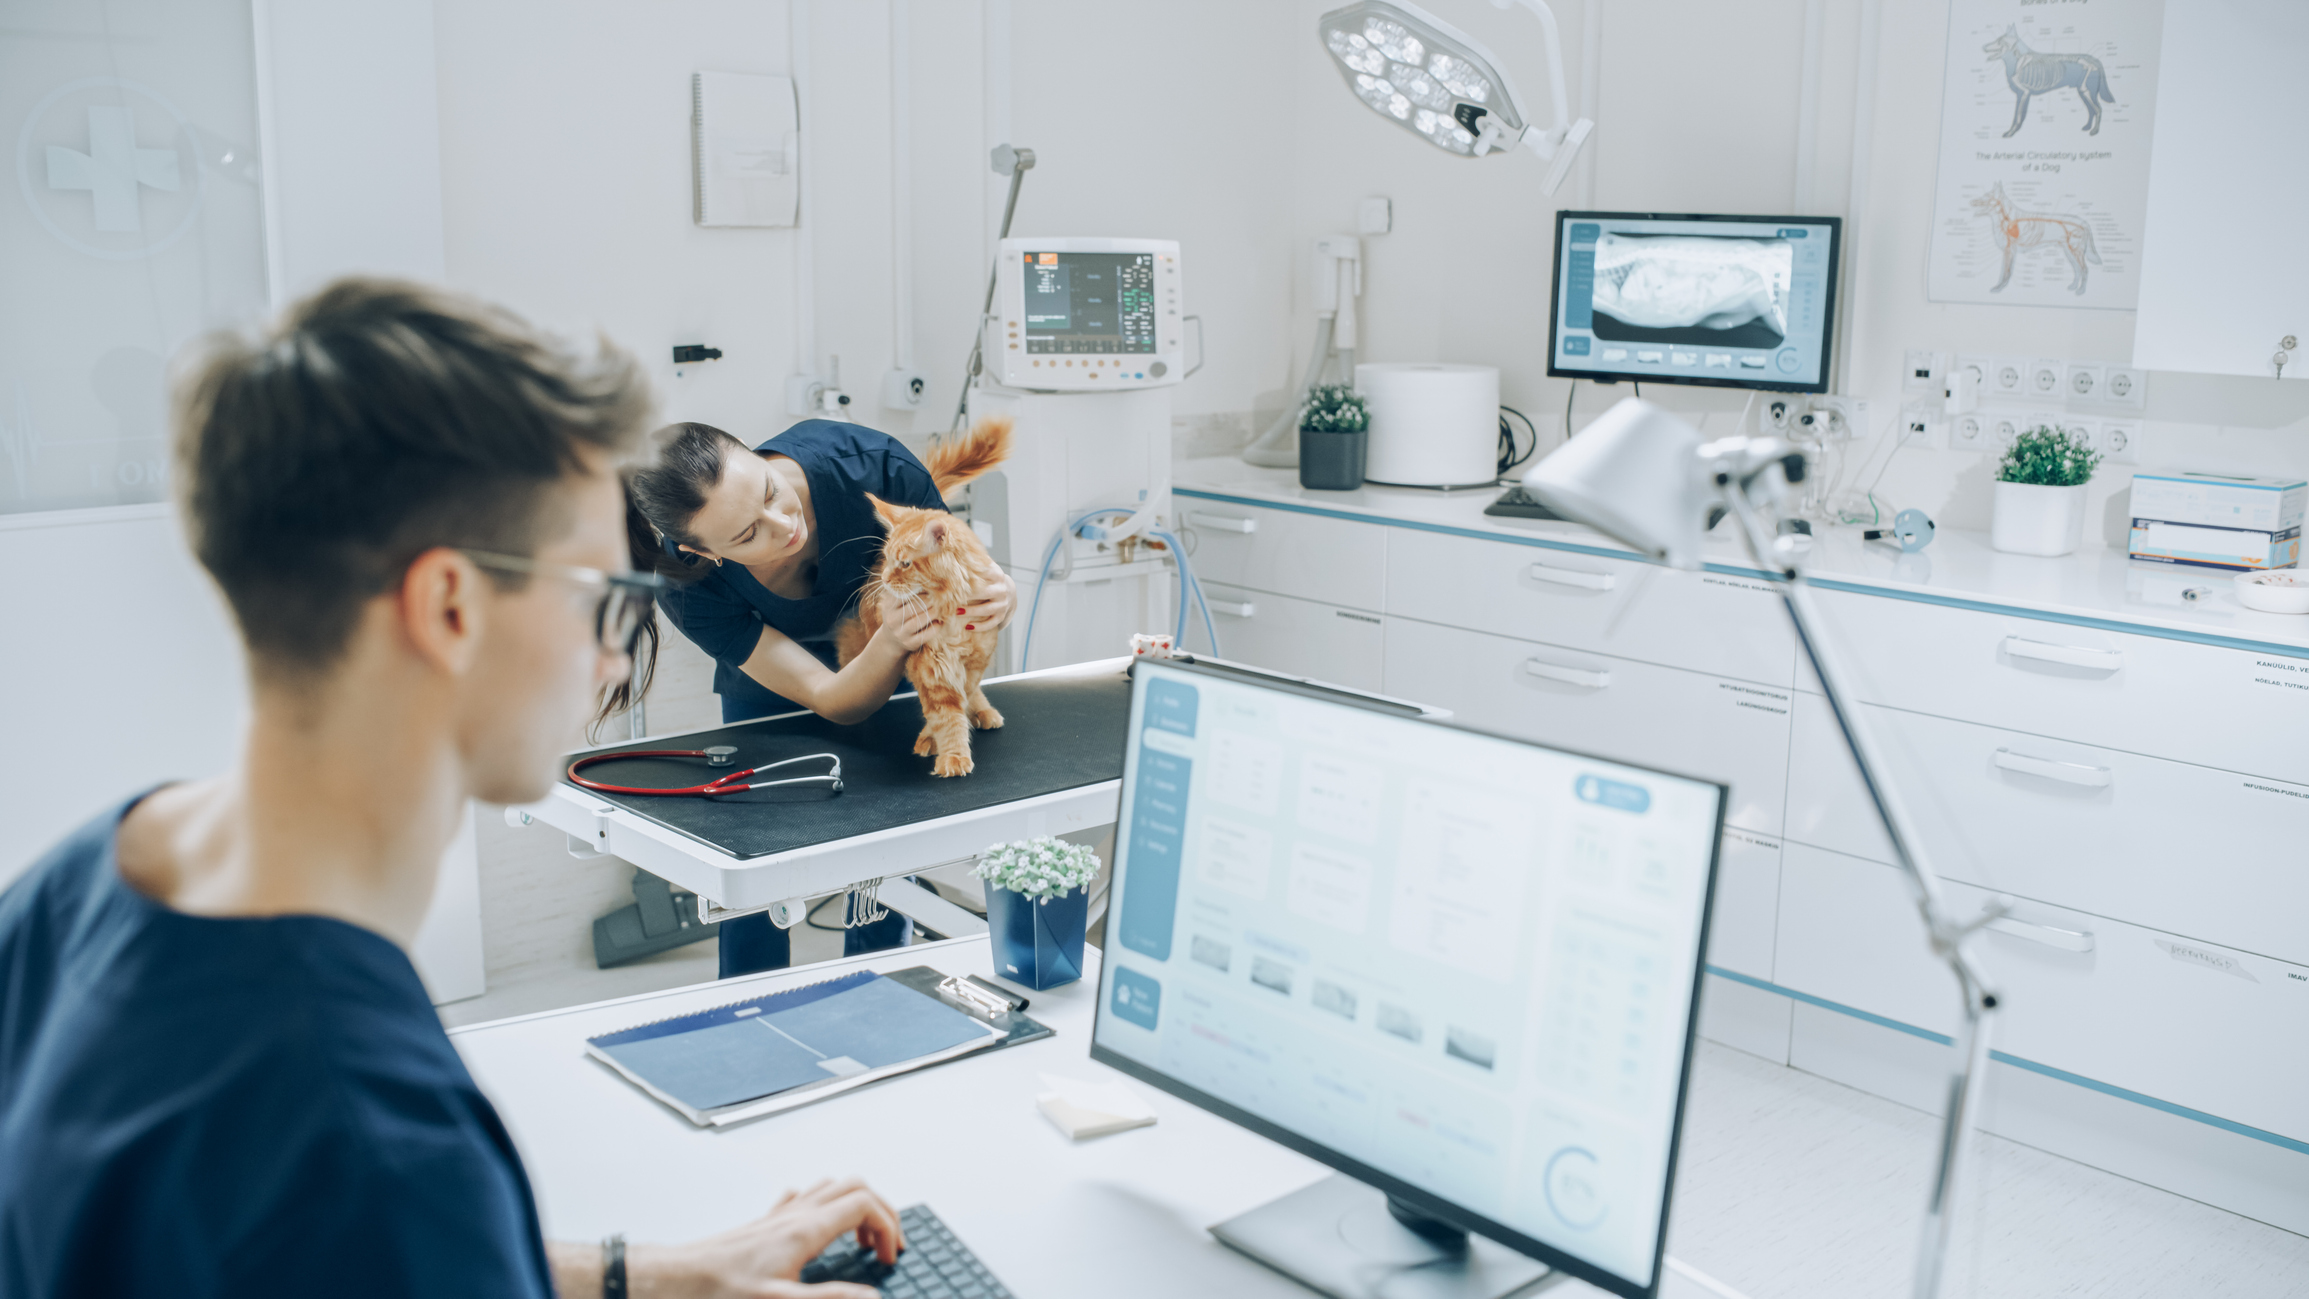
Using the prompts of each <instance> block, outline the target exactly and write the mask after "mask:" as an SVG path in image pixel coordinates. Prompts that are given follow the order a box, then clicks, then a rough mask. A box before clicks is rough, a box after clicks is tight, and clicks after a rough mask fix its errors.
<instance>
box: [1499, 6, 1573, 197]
mask: <svg viewBox="0 0 2309 1299" xmlns="http://www.w3.org/2000/svg"><path fill="white" fill-rule="evenodd" d="M1491 2H1492V3H1493V4H1495V5H1497V6H1499V7H1500V8H1502V9H1505V8H1507V7H1508V6H1509V5H1510V4H1517V3H1520V4H1521V5H1522V6H1523V7H1524V8H1526V9H1529V10H1530V11H1531V12H1532V16H1534V17H1536V18H1538V19H1539V26H1540V30H1541V31H1543V32H1544V33H1546V36H1547V91H1548V97H1549V100H1550V102H1551V103H1552V105H1553V107H1554V109H1555V120H1554V122H1553V123H1551V124H1550V125H1549V126H1548V128H1547V131H1546V141H1547V145H1548V148H1547V149H1546V150H1545V151H1539V156H1540V157H1542V158H1544V157H1547V156H1548V154H1549V153H1552V152H1554V146H1555V145H1556V144H1557V143H1559V142H1561V141H1562V139H1563V137H1564V134H1565V133H1566V132H1568V131H1569V130H1570V129H1571V99H1570V97H1569V96H1568V95H1567V94H1566V93H1565V92H1564V87H1563V37H1562V35H1561V34H1560V33H1559V32H1557V31H1556V27H1555V11H1554V10H1552V9H1550V8H1548V7H1547V4H1546V0H1491ZM1524 134H1525V136H1527V137H1528V136H1530V135H1531V134H1532V133H1531V131H1529V130H1528V129H1527V130H1526V131H1525V132H1524ZM1525 143H1526V144H1530V145H1533V146H1537V145H1538V144H1539V141H1538V140H1534V139H1528V138H1527V139H1526V140H1525ZM1535 151H1536V150H1535Z"/></svg>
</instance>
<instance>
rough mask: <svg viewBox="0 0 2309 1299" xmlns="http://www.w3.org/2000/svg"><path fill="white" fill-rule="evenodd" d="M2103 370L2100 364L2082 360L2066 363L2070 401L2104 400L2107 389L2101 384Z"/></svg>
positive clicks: (2106, 397) (2106, 396)
mask: <svg viewBox="0 0 2309 1299" xmlns="http://www.w3.org/2000/svg"><path fill="white" fill-rule="evenodd" d="M2103 373H2104V371H2103V370H2102V369H2101V367H2100V366H2097V365H2087V364H2085V363H2084V362H2082V361H2071V362H2069V363H2068V399H2069V400H2070V401H2105V400H2107V399H2108V393H2107V390H2106V389H2105V388H2104V387H2103V386H2102V375H2103Z"/></svg>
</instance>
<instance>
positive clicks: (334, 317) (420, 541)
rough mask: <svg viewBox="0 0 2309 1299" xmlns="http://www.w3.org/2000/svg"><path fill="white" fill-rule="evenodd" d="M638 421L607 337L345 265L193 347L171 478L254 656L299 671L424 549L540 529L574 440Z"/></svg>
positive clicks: (604, 448) (634, 377)
mask: <svg viewBox="0 0 2309 1299" xmlns="http://www.w3.org/2000/svg"><path fill="white" fill-rule="evenodd" d="M649 416H650V397H649V386H648V381H647V379H646V378H645V377H644V376H643V374H642V371H641V367H640V366H639V365H637V364H636V363H635V361H634V359H633V358H632V357H631V356H630V355H628V354H627V353H625V352H624V351H622V350H620V349H619V348H617V347H616V346H615V345H613V344H611V343H609V342H607V341H606V340H598V341H597V342H596V343H595V344H594V345H593V346H592V347H590V348H587V349H583V350H580V349H578V348H575V347H572V346H570V345H568V344H566V343H564V342H562V341H560V340H557V339H554V338H551V337H549V336H547V335H545V334H543V333H541V332H539V331H538V330H536V329H533V328H531V327H530V326H529V325H527V324H526V323H524V322H523V321H521V320H520V319H518V318H516V317H514V316H513V315H512V314H510V313H508V312H506V311H503V310H501V309H498V308H495V307H492V306H489V305H486V304H484V303H481V302H478V301H475V300H472V299H469V298H465V297H462V296H459V295H456V294H452V293H448V292H444V291H442V290H439V289H434V288H429V287H426V286H424V285H419V284H412V283H407V282H403V281H397V280H382V279H362V278H352V279H343V280H339V281H337V282H336V283H334V284H331V285H329V286H328V287H326V288H324V289H322V290H320V291H319V292H317V293H315V294H313V295H312V296H311V297H308V298H306V299H304V300H303V301H301V302H298V303H297V304H296V305H294V306H292V307H290V308H289V309H288V311H287V313H286V314H285V315H283V316H282V317H281V319H280V320H279V321H278V322H277V323H276V324H274V325H273V326H272V328H271V329H270V330H268V331H266V332H265V333H264V334H263V335H262V336H261V337H255V338H250V337H245V336H238V335H220V336H218V337H215V338H212V339H210V340H209V341H208V342H207V343H206V344H205V345H204V347H203V349H202V351H201V352H200V354H198V355H197V356H196V357H195V358H194V359H193V361H192V363H191V364H190V366H189V367H188V368H187V369H186V370H185V372H184V373H183V376H182V378H181V380H180V382H179V384H178V386H177V392H176V404H175V426H176V465H177V473H176V477H177V484H178V490H179V492H180V495H181V498H182V501H183V505H184V512H185V519H186V526H187V528H188V529H189V530H190V532H191V536H192V544H193V551H194V553H195V554H197V555H198V556H199V557H200V562H201V563H202V565H203V566H205V567H206V568H207V569H208V571H209V573H210V574H211V575H212V576H213V577H215V579H216V581H217V585H218V586H220V587H222V588H223V590H224V594H225V599H226V600H227V601H228V602H229V603H230V604H231V605H232V610H233V615H234V617H235V618H236V619H237V620H238V621H239V623H240V628H241V636H242V638H243V639H244V640H245V641H247V643H248V647H249V651H250V655H251V657H252V659H254V660H256V661H257V662H258V663H259V664H261V665H262V666H263V667H265V668H267V669H269V670H274V671H286V672H289V673H292V674H297V675H311V674H314V673H318V672H319V671H321V670H323V669H326V668H327V667H329V666H330V665H331V664H332V663H334V661H335V660H336V658H337V657H338V655H339V654H341V653H342V652H343V650H344V649H345V647H346V644H347V642H348V641H349V639H350V638H351V636H352V632H353V628H354V627H355V625H356V624H357V622H358V620H359V618H360V615H361V609H362V607H363V606H364V605H365V604H366V603H367V602H368V601H369V600H370V599H371V598H372V597H374V596H376V595H379V594H381V593H383V592H385V591H389V590H391V589H393V588H394V587H395V586H397V585H398V584H399V583H400V581H401V578H402V575H403V574H404V573H406V572H407V571H408V567H409V565H410V564H411V563H412V562H414V561H415V560H416V558H417V557H418V556H419V555H421V554H423V553H425V552H426V551H428V550H431V549H433V548H434V547H437V546H459V547H470V548H473V549H482V550H493V551H500V552H504V553H509V554H515V555H529V554H532V553H534V552H535V550H536V548H537V547H538V546H539V545H541V544H543V543H545V542H546V541H549V540H551V539H552V538H553V537H554V536H556V535H558V530H559V529H560V528H563V527H566V526H568V521H567V518H566V516H565V515H564V514H563V513H562V512H561V511H560V510H558V509H556V508H555V506H556V504H557V502H558V501H559V500H560V499H561V498H560V496H559V494H558V493H557V492H556V490H555V489H556V488H557V487H558V486H559V485H560V484H561V483H563V482H564V481H565V480H566V479H567V478H568V477H569V476H570V475H572V474H573V473H578V472H582V471H583V470H584V469H585V468H586V460H585V459H584V457H583V452H584V450H585V449H591V450H594V451H598V452H602V453H605V454H606V455H608V456H609V457H611V458H613V459H614V458H618V457H621V456H623V455H624V454H625V453H626V452H627V451H628V449H629V448H631V447H632V446H633V445H634V444H635V443H636V442H638V441H639V439H640V435H641V433H642V430H644V429H645V428H647V427H648V425H649V422H650V420H649ZM491 576H492V578H493V579H495V580H499V581H506V579H504V578H502V577H500V576H499V575H497V574H495V573H492V574H491ZM507 584H508V585H517V583H516V582H507Z"/></svg>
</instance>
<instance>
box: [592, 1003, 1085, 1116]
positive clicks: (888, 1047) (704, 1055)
mask: <svg viewBox="0 0 2309 1299" xmlns="http://www.w3.org/2000/svg"><path fill="white" fill-rule="evenodd" d="M940 977H941V976H940V975H939V974H938V972H937V971H935V970H932V969H930V968H929V967H928V966H915V967H912V968H911V969H906V970H899V971H895V972H894V973H893V974H890V975H885V974H876V973H874V972H873V971H871V970H861V971H859V972H857V973H855V974H848V975H843V976H842V977H840V978H835V979H827V980H825V981H824V982H821V983H813V984H808V985H806V986H804V987H799V988H788V989H785V990H784V991H781V992H773V993H770V994H768V995H766V996H761V997H754V998H750V999H748V1000H745V1001H735V1002H731V1003H730V1004H728V1005H726V1006H716V1007H714V1008H713V1009H711V1010H701V1011H697V1012H696V1013H694V1014H689V1015H679V1016H675V1017H674V1018H671V1019H661V1020H657V1021H655V1022H652V1023H648V1024H639V1025H636V1026H634V1027H632V1028H629V1029H625V1030H623V1031H621V1032H616V1033H606V1034H603V1035H602V1036H600V1037H595V1038H588V1039H587V1040H586V1044H585V1045H586V1054H588V1055H591V1056H592V1057H594V1058H595V1059H597V1060H599V1061H601V1062H602V1063H603V1064H606V1065H608V1066H609V1067H610V1068H612V1069H615V1070H616V1071H617V1072H619V1073H620V1074H623V1075H624V1076H625V1077H626V1079H627V1080H628V1081H630V1082H632V1083H633V1084H634V1085H635V1086H636V1087H639V1088H641V1089H642V1090H643V1091H645V1092H647V1093H649V1094H650V1095H651V1096H654V1097H656V1098H657V1099H658V1100H659V1101H662V1102H664V1104H665V1105H666V1106H668V1107H669V1108H671V1109H673V1110H674V1111H676V1112H677V1113H679V1114H681V1115H682V1117H684V1118H686V1119H688V1120H689V1121H690V1122H692V1123H695V1124H697V1125H698V1126H699V1127H720V1126H724V1125H726V1124H730V1123H736V1122H740V1121H742V1120H745V1119H751V1118H758V1117H760V1116H762V1115H765V1114H774V1113H777V1112H778V1111H780V1110H787V1109H792V1108H794V1107H796V1106H800V1105H807V1104H810V1103H812V1102H815V1101H819V1100H824V1099H825V1098H827V1097H829V1096H835V1095H839V1094H840V1093H842V1092H845V1091H849V1090H852V1089H854V1088H857V1087H862V1086H864V1085H866V1084H867V1083H871V1082H876V1081H879V1080H880V1079H883V1078H888V1077H891V1076H892V1075H895V1074H901V1073H906V1072H908V1071H910V1070H914V1069H922V1068H927V1067H928V1066H930V1065H934V1064H939V1063H942V1062H944V1061H947V1060H951V1059H954V1058H956V1057H958V1056H963V1055H968V1054H970V1053H971V1052H973V1051H982V1050H985V1049H987V1048H989V1047H995V1046H1007V1045H1009V1044H1011V1043H1013V1042H1019V1041H1029V1040H1032V1039H1034V1038H1037V1037H1047V1036H1049V1035H1050V1029H1048V1028H1046V1027H1044V1026H1043V1025H1041V1024H1037V1023H1035V1022H1034V1021H1032V1020H1029V1019H1027V1018H1026V1017H1025V1016H1023V1015H1020V1014H1017V1013H1015V1012H1007V1013H1001V1014H998V1015H997V1014H989V1013H987V1012H985V1011H982V1010H978V1009H975V1008H971V1007H967V1006H965V1005H962V1004H959V1003H957V1002H954V1001H950V1000H948V999H947V998H945V997H942V996H940V995H939V994H938V993H937V991H936V983H937V981H938V980H939V978H940Z"/></svg>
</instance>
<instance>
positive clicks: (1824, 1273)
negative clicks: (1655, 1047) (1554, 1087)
mask: <svg viewBox="0 0 2309 1299" xmlns="http://www.w3.org/2000/svg"><path fill="white" fill-rule="evenodd" d="M1974 1140H1975V1141H1976V1143H1977V1145H1976V1152H1977V1159H1976V1161H1975V1162H1974V1163H1973V1165H1972V1180H1971V1184H1970V1190H1969V1192H1968V1193H1967V1194H1966V1196H1965V1199H1964V1203H1963V1208H1964V1213H1963V1216H1962V1217H1961V1218H1960V1219H1959V1221H1958V1227H1957V1239H1956V1243H1955V1247H1954V1249H1953V1251H1952V1258H1951V1262H1950V1265H1949V1272H1948V1284H1947V1286H1946V1288H1945V1290H1944V1292H1943V1293H1944V1294H1946V1295H1947V1296H1948V1297H1949V1299H2044V1297H2045V1296H2054V1295H2091V1296H2096V1299H2097V1297H2100V1296H2108V1297H2110V1299H2124V1297H2126V1296H2158V1297H2159V1299H2163V1297H2164V1296H2176V1297H2177V1296H2187V1297H2188V1299H2214V1297H2215V1296H2220V1297H2223V1299H2226V1297H2229V1296H2251V1297H2252V1299H2275V1297H2276V1296H2285V1295H2309V1238H2305V1237H2301V1236H2296V1235H2294V1234H2292V1233H2291V1232H2287V1231H2281V1230H2279V1229H2278V1228H2275V1227H2270V1226H2266V1225H2264V1224H2262V1223H2258V1222H2254V1221H2252V1220H2251V1219H2248V1218H2241V1217H2238V1216H2237V1215H2235V1214H2233V1213H2229V1212H2226V1211H2224V1210H2221V1209H2215V1208H2211V1207H2209V1206H2207V1205H2203V1204H2199V1203H2197V1202H2195V1201H2193V1200H2186V1199H2183V1198H2181V1197H2179V1196H2177V1195H2173V1194H2170V1193H2168V1192H2165V1191H2160V1190H2157V1189H2155V1188H2152V1187H2149V1186H2144V1185H2142V1184H2140V1183H2138V1182H2132V1181H2128V1180H2126V1179H2124V1178H2121V1177H2117V1176H2115V1175H2114V1174H2110V1173H2104V1172H2101V1171H2100V1170H2098V1169H2094V1168H2088V1167H2086V1166H2085V1165H2082V1164H2078V1163H2075V1162H2073V1161H2070V1160H2067V1159H2063V1158H2060V1157H2059V1156H2056V1155H2049V1154H2046V1153H2044V1152H2043V1151H2040V1150H2034V1149H2031V1148H2029V1147H2027V1146H2022V1145H2018V1144H2015V1143H2013V1142H2011V1141H2007V1140H2004V1139H2003V1138H2000V1137H1991V1136H1979V1137H1976V1138H1974ZM1938 1141H1939V1122H1938V1120H1937V1119H1934V1118H1933V1117H1931V1116H1929V1115H1927V1114H1924V1113H1922V1112H1920V1111H1917V1110H1912V1109H1909V1108H1907V1107H1906V1106H1903V1105H1898V1104H1895V1103H1893V1102H1891V1101H1888V1100H1884V1099H1881V1098H1879V1097H1876V1096H1871V1095H1869V1094H1867V1093H1865V1092H1860V1091H1855V1090H1853V1089H1851V1088H1849V1087H1845V1086H1843V1085H1841V1084H1838V1083H1833V1082H1829V1081H1827V1080H1826V1079H1823V1078H1818V1077H1815V1076H1813V1075H1811V1074H1807V1073H1803V1072H1801V1071H1799V1070H1795V1069H1789V1068H1786V1067H1784V1066H1781V1065H1778V1064H1774V1063H1772V1062H1770V1061H1768V1060H1762V1059H1758V1058H1757V1057H1755V1056H1751V1055H1747V1054H1745V1053H1743V1052H1740V1051H1737V1050H1734V1049H1732V1048H1731V1047H1727V1046H1723V1045H1720V1044H1718V1043H1715V1042H1708V1041H1702V1042H1701V1043H1700V1048H1699V1055H1698V1062H1697V1064H1696V1066H1695V1071H1694V1077H1693V1084H1692V1094H1691V1100H1690V1105H1689V1108H1688V1110H1687V1118H1686V1123H1685V1131H1684V1140H1683V1156H1682V1165H1681V1167H1680V1169H1679V1170H1678V1174H1677V1178H1676V1200H1675V1204H1674V1209H1673V1213H1674V1217H1673V1221H1672V1223H1671V1225H1670V1229H1669V1239H1668V1251H1669V1253H1671V1254H1673V1255H1675V1256H1676V1257H1678V1258H1680V1259H1682V1260H1684V1261H1685V1262H1687V1263H1690V1264H1691V1265H1692V1266H1694V1267H1696V1268H1698V1269H1700V1270H1701V1271H1703V1272H1705V1273H1708V1274H1709V1275H1711V1276H1713V1277H1715V1278H1717V1279H1718V1280H1721V1281H1723V1282H1725V1283H1726V1284H1728V1285H1732V1286H1735V1287H1737V1288H1738V1289H1740V1290H1742V1291H1744V1292H1745V1293H1746V1294H1747V1295H1748V1296H1749V1297H1750V1299H1815V1297H1817V1299H1831V1297H1832V1299H1867V1297H1870V1296H1886V1297H1887V1299H1893V1297H1904V1296H1906V1295H1907V1294H1908V1293H1909V1279H1910V1276H1911V1273H1912V1270H1913V1268H1914V1266H1915V1259H1916V1246H1917V1231H1918V1226H1919V1223H1920V1221H1921V1213H1922V1208H1923V1204H1924V1192H1925V1185H1926V1180H1927V1178H1928V1177H1929V1175H1930V1170H1931V1162H1932V1158H1933V1155H1934V1152H1935V1150H1936V1148H1937V1144H1938Z"/></svg>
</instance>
